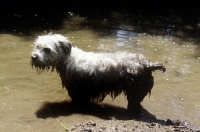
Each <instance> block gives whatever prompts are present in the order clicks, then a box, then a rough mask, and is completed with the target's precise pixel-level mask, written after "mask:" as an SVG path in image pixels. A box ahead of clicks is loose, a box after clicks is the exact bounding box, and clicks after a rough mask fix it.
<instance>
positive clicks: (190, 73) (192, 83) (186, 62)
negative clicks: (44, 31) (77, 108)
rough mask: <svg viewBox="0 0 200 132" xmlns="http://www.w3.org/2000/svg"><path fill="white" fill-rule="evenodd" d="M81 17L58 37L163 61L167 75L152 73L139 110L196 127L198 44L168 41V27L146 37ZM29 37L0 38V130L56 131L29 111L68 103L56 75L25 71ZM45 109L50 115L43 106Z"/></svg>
mask: <svg viewBox="0 0 200 132" xmlns="http://www.w3.org/2000/svg"><path fill="white" fill-rule="evenodd" d="M86 19H87V18H84V19H83V18H79V17H76V18H73V19H72V18H71V19H67V20H65V23H64V24H66V25H64V26H63V30H64V31H66V32H65V33H63V35H65V36H67V37H68V39H69V40H70V41H71V42H72V43H73V46H77V47H79V48H82V49H83V50H86V51H94V52H100V51H101V52H111V51H119V50H120V51H124V50H126V51H129V52H133V53H134V52H137V53H142V54H144V55H146V56H148V57H149V58H150V59H151V60H152V61H158V62H161V63H163V64H164V65H165V66H166V68H167V72H166V73H164V74H157V73H155V74H154V77H155V85H154V88H153V91H152V94H151V97H150V98H148V97H146V98H145V100H144V101H143V104H142V105H143V107H144V108H145V109H146V110H148V111H149V113H151V114H153V115H155V116H156V117H157V118H158V119H162V120H164V119H167V118H174V119H180V120H187V121H189V122H190V123H191V124H193V125H196V126H198V125H199V124H200V113H199V110H200V102H199V97H200V89H199V85H200V82H199V78H200V74H199V72H200V70H199V63H200V62H199V60H200V59H199V58H200V57H199V49H200V48H199V45H196V43H194V41H183V39H180V38H177V37H174V36H173V35H172V34H173V31H172V28H174V27H175V26H174V25H169V27H168V28H166V29H165V30H166V34H159V35H153V34H152V35H150V34H148V33H139V32H136V31H134V29H131V28H130V27H129V30H125V29H121V28H120V27H116V28H111V29H110V27H106V28H105V27H104V28H100V27H101V25H98V24H97V25H90V26H88V24H89V22H88V21H89V20H86ZM81 25H82V26H81ZM128 25H129V24H128V23H127V26H128ZM123 26H126V25H123ZM90 27H96V28H94V29H91V28H90ZM39 34H40V33H39ZM34 38H35V37H27V36H13V35H9V34H1V35H0V42H1V45H0V52H1V56H0V62H1V63H0V98H1V99H0V104H1V107H0V130H3V129H4V128H6V127H7V128H8V127H10V126H9V125H10V124H12V127H13V131H15V130H16V129H18V130H24V129H26V130H28V131H29V130H34V129H36V128H37V129H39V130H40V131H42V130H45V129H48V128H49V127H51V128H52V129H54V130H60V129H59V128H60V126H59V124H58V122H57V121H56V120H55V119H54V118H47V119H45V120H41V119H38V118H36V116H35V112H36V111H37V110H38V109H40V106H41V105H42V104H43V103H44V102H45V101H51V102H62V101H65V100H67V101H69V100H70V98H69V97H68V95H67V91H66V90H65V89H62V86H61V82H60V78H59V77H58V75H56V74H55V73H43V74H40V75H37V73H36V72H35V71H34V70H32V69H31V66H30V65H29V59H30V52H31V50H32V47H31V45H32V43H33V40H34ZM105 102H106V103H110V104H112V105H116V106H120V107H122V108H126V105H127V102H126V99H125V98H124V96H120V97H117V98H116V99H115V100H114V101H112V100H111V98H109V97H107V98H106V100H105ZM58 104H59V103H58ZM43 109H45V108H43ZM46 109H47V110H48V111H51V109H49V108H48V107H47V108H46ZM65 109H66V108H65ZM56 112H57V113H59V112H58V111H56ZM62 112H63V111H62ZM50 113H51V112H50ZM52 114H53V113H52ZM54 114H55V113H54ZM58 118H59V119H60V120H63V121H65V123H66V124H67V126H71V125H74V124H75V123H78V122H82V121H86V120H89V119H97V118H98V117H95V116H93V115H82V114H79V113H74V114H73V112H71V113H70V115H68V116H59V115H58ZM42 124H49V125H48V126H43V125H42ZM52 124H53V125H52ZM61 129H62V128H61ZM9 130H10V129H9Z"/></svg>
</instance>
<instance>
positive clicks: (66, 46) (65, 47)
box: [59, 41, 72, 54]
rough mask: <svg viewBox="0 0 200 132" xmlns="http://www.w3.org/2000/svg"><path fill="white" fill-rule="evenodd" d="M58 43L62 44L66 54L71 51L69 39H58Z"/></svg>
mask: <svg viewBox="0 0 200 132" xmlns="http://www.w3.org/2000/svg"><path fill="white" fill-rule="evenodd" d="M59 44H60V45H61V46H62V48H63V50H64V51H65V53H66V54H70V53H71V48H72V44H71V42H70V41H66V42H63V41H59Z"/></svg>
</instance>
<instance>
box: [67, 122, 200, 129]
mask: <svg viewBox="0 0 200 132" xmlns="http://www.w3.org/2000/svg"><path fill="white" fill-rule="evenodd" d="M70 131H71V132H105V131H107V132H108V131H109V132H131V131H137V132H145V131H151V132H154V131H156V132H166V131H167V132H174V131H175V132H200V129H199V128H195V127H193V126H191V125H190V124H189V123H188V122H186V121H179V120H171V119H167V120H166V121H164V122H162V123H147V122H140V121H134V120H130V121H122V120H107V121H106V120H96V121H94V120H92V121H88V122H84V123H80V124H77V125H74V126H73V127H71V128H70Z"/></svg>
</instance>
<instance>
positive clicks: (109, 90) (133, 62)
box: [31, 34, 166, 111]
mask: <svg viewBox="0 0 200 132" xmlns="http://www.w3.org/2000/svg"><path fill="white" fill-rule="evenodd" d="M31 65H32V68H33V67H35V69H36V70H37V71H38V72H42V71H44V70H47V71H48V70H51V72H53V71H54V70H56V71H57V72H58V74H59V75H60V78H61V80H62V85H63V87H65V88H66V89H67V91H68V94H69V96H70V97H71V99H72V102H74V103H79V104H81V103H91V102H102V101H103V100H104V98H105V97H106V96H107V95H110V96H111V97H112V98H113V99H115V98H116V97H117V96H118V95H120V94H121V93H124V94H125V95H126V96H127V100H128V106H127V109H128V110H129V111H137V110H138V109H139V108H140V107H141V104H140V103H141V101H143V99H144V97H145V96H146V95H147V94H148V93H149V94H151V90H152V88H153V85H154V78H153V76H152V71H155V70H161V71H162V72H165V71H166V68H165V67H164V66H163V65H162V64H160V63H157V62H156V63H152V62H150V60H149V59H148V58H146V57H144V56H143V55H142V54H138V53H129V52H114V53H94V52H85V51H83V50H81V49H79V48H77V47H73V46H72V43H71V42H70V41H69V40H68V39H67V38H66V37H64V36H62V35H60V34H48V35H44V36H38V38H37V39H36V40H35V42H34V47H33V51H32V54H31Z"/></svg>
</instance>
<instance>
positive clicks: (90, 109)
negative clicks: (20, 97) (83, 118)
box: [36, 101, 165, 125]
mask: <svg viewBox="0 0 200 132" xmlns="http://www.w3.org/2000/svg"><path fill="white" fill-rule="evenodd" d="M71 114H86V115H93V116H96V117H99V118H101V119H105V120H109V119H112V118H114V119H117V120H131V119H134V120H139V121H144V122H149V123H159V124H162V125H164V124H165V121H164V120H160V119H157V118H156V117H155V116H154V115H152V114H151V113H149V112H148V111H147V110H146V109H144V108H142V109H141V112H140V114H137V115H134V116H133V115H130V114H129V113H128V112H127V109H125V108H123V107H117V106H114V105H111V104H106V103H99V104H94V103H92V104H80V105H75V104H73V103H72V102H70V101H63V102H44V104H43V105H42V107H41V108H40V109H39V110H37V111H36V116H37V117H38V118H43V119H45V118H48V117H53V118H56V117H59V116H69V115H71Z"/></svg>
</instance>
